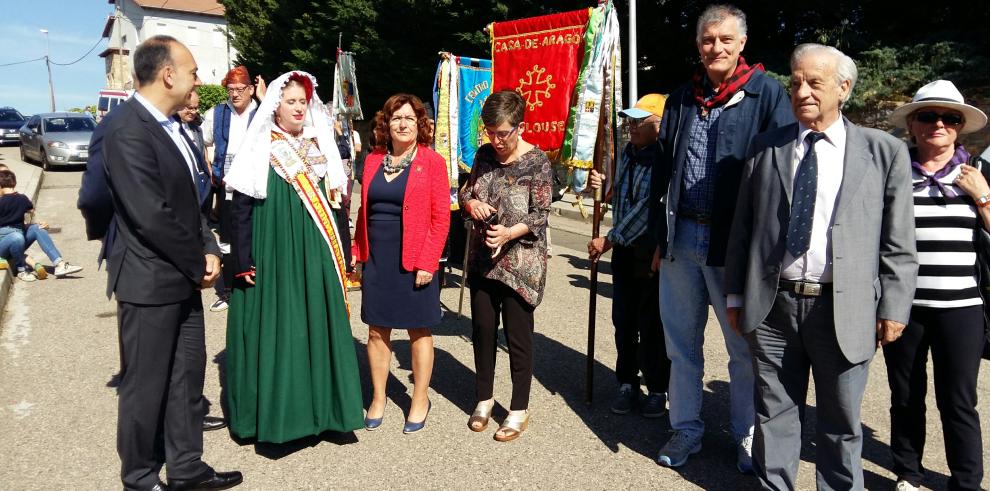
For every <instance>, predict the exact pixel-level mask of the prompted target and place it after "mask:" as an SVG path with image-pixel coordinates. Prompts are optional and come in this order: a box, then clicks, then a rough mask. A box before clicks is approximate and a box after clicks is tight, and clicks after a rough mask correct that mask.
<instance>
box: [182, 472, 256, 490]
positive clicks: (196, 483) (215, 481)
mask: <svg viewBox="0 0 990 491" xmlns="http://www.w3.org/2000/svg"><path fill="white" fill-rule="evenodd" d="M243 480H244V476H242V475H241V473H240V472H237V471H231V472H216V471H210V473H209V474H207V475H206V476H204V477H198V478H196V479H169V480H168V489H170V490H171V491H194V490H198V489H227V488H232V487H234V486H237V485H238V484H240V483H241V481H243Z"/></svg>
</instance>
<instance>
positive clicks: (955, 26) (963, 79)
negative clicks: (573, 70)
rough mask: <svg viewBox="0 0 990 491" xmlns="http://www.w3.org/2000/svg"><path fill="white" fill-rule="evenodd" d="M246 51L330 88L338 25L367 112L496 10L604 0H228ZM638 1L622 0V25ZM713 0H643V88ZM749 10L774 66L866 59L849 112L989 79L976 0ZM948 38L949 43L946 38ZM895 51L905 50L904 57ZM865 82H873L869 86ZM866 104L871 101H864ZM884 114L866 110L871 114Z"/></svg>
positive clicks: (463, 43) (662, 78) (426, 73)
mask: <svg viewBox="0 0 990 491" xmlns="http://www.w3.org/2000/svg"><path fill="white" fill-rule="evenodd" d="M221 1H222V3H223V4H224V7H226V9H227V20H228V23H229V26H230V30H231V32H232V33H233V40H232V43H233V45H234V47H236V48H237V50H238V51H239V53H240V55H239V56H240V61H241V62H243V63H245V64H246V65H247V66H248V68H249V69H250V70H251V71H252V73H254V72H258V73H261V74H263V75H264V76H266V78H269V79H270V78H271V77H274V76H277V75H279V74H280V73H282V72H284V71H287V70H289V69H302V70H306V71H309V72H310V73H313V74H314V75H316V76H317V78H318V79H319V80H321V81H322V82H323V86H322V87H320V89H319V91H320V94H321V95H322V96H323V97H324V98H325V99H326V98H328V97H327V96H329V95H330V90H331V88H330V85H331V84H330V83H329V82H330V78H331V77H332V75H333V64H334V55H335V53H336V49H337V41H338V36H340V37H342V39H343V42H342V47H343V49H346V50H348V51H353V52H354V53H355V59H356V62H357V69H358V82H359V84H360V90H361V98H362V103H363V105H364V106H365V107H364V110H365V112H366V113H373V112H374V110H375V109H377V108H379V107H381V104H382V102H383V101H384V99H385V98H386V97H387V96H389V95H391V94H393V93H396V92H400V91H404V92H411V93H414V94H417V95H419V96H420V97H424V98H425V97H428V96H430V93H429V91H430V88H431V87H432V82H433V76H434V72H435V67H436V64H437V62H438V58H437V52H438V51H441V50H442V51H451V52H454V53H455V54H459V55H466V56H475V57H482V58H487V57H490V54H491V48H490V46H489V39H488V35H487V34H485V33H484V32H483V29H484V27H485V26H486V25H487V24H488V23H490V22H493V21H500V20H509V19H519V18H523V17H529V16H534V15H541V14H546V13H551V12H563V11H567V10H574V9H579V8H587V7H591V6H594V5H595V4H596V3H597V2H595V1H594V0H567V1H564V0H545V1H534V0H496V1H491V2H477V1H474V0H430V1H427V0H221ZM628 1H629V0H619V1H617V2H616V7H617V10H618V12H619V15H620V22H621V24H622V27H623V34H622V37H623V41H622V46H623V50H624V51H625V50H626V48H627V40H626V34H627V33H626V32H625V26H626V24H627V21H626V19H625V17H624V16H626V15H627V14H628ZM710 3H712V2H710V1H706V0H639V1H638V3H637V10H638V32H639V43H638V52H639V57H638V59H637V60H635V63H632V62H631V61H630V60H625V63H624V68H625V69H627V70H628V68H629V67H630V66H637V67H638V69H639V87H638V89H639V90H638V91H639V93H641V94H642V93H646V92H661V93H669V92H670V91H672V90H673V89H675V88H676V87H677V86H678V85H681V84H683V83H685V82H686V81H687V80H689V79H690V75H691V73H692V71H693V70H694V69H695V67H696V65H697V62H698V52H697V48H696V46H695V22H696V21H697V18H698V15H699V14H700V13H701V11H702V10H704V9H705V8H706V7H707V6H708V5H709V4H710ZM733 3H735V4H736V5H737V6H738V7H740V8H741V9H742V10H743V11H744V12H746V14H747V17H748V38H749V40H748V43H747V45H746V49H745V53H744V55H745V57H746V59H747V61H748V62H750V63H757V62H759V63H763V64H764V66H766V68H767V69H768V70H770V71H773V72H776V73H779V74H787V73H789V72H790V69H789V66H788V59H789V56H790V53H791V51H792V50H793V49H794V46H796V45H797V44H800V43H804V42H819V43H824V44H829V45H832V46H836V47H838V48H839V49H841V50H843V51H844V52H845V53H847V54H849V55H850V56H852V57H853V59H855V60H856V61H857V62H858V64H859V65H860V78H861V84H860V87H859V88H857V90H856V91H855V92H854V94H853V97H854V99H853V101H851V104H850V106H849V110H850V114H852V115H854V116H856V117H858V115H859V114H860V111H867V112H870V111H874V110H875V109H876V108H878V107H881V106H882V101H884V100H889V98H901V99H903V98H904V97H910V95H911V94H913V92H914V90H916V89H917V88H918V87H919V86H920V85H921V84H922V83H923V82H926V81H930V80H932V79H934V78H938V77H951V79H952V81H953V82H955V83H956V84H957V85H958V86H960V88H961V89H963V91H964V92H965V93H967V95H968V94H969V93H971V92H967V90H974V91H977V92H984V91H985V90H986V89H983V88H981V87H982V85H983V84H985V83H986V82H985V80H988V79H990V63H987V60H986V55H984V53H986V52H988V48H990V33H988V29H987V28H986V26H988V25H990V9H986V8H974V7H973V4H972V3H967V2H942V3H940V4H932V5H926V6H925V8H912V7H910V6H909V5H908V4H905V3H904V2H902V1H901V0H828V1H825V0H806V1H804V2H794V1H793V0H736V1H735V2H733ZM944 43H948V44H944ZM895 60H896V61H895ZM861 91H862V92H861ZM863 114H866V113H863ZM869 118H874V119H875V116H869V115H867V119H869Z"/></svg>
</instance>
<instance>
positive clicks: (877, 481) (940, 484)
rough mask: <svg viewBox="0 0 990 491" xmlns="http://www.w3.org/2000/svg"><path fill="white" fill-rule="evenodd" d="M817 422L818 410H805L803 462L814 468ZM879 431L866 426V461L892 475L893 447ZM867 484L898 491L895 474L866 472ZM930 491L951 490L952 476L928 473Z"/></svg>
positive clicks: (927, 486)
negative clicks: (880, 435)
mask: <svg viewBox="0 0 990 491" xmlns="http://www.w3.org/2000/svg"><path fill="white" fill-rule="evenodd" d="M816 418H817V408H816V407H815V406H807V407H805V410H804V424H803V426H802V431H801V460H803V461H805V462H808V463H810V464H812V465H814V464H815V451H816V448H815V428H816V422H817V420H816ZM876 433H877V432H876V430H874V429H873V428H871V427H869V426H867V425H863V460H868V461H870V462H873V463H874V464H876V465H877V466H879V467H882V468H884V469H886V470H888V471H890V469H892V468H893V461H892V458H891V455H890V446H889V445H888V444H887V442H884V441H881V440H878V439H877V438H876ZM863 484H864V486H865V487H866V489H894V485H895V484H896V476H894V473H893V471H890V473H889V474H887V475H880V474H877V473H876V472H872V471H870V470H867V469H864V470H863ZM921 484H923V485H924V486H925V487H926V488H929V489H947V488H948V486H949V476H946V475H944V474H941V473H938V472H934V471H932V470H931V469H926V472H925V481H924V482H922V483H921Z"/></svg>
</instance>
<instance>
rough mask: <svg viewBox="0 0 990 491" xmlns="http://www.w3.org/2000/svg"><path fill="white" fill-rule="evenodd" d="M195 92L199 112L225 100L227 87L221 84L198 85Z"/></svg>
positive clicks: (201, 112)
mask: <svg viewBox="0 0 990 491" xmlns="http://www.w3.org/2000/svg"><path fill="white" fill-rule="evenodd" d="M196 92H197V93H198V94H199V113H200V114H203V113H205V112H206V111H207V110H209V109H210V108H211V107H213V106H216V105H217V104H220V103H221V102H224V101H226V100H227V89H225V88H223V86H222V85H213V84H210V85H205V84H204V85H200V86H199V88H198V89H196Z"/></svg>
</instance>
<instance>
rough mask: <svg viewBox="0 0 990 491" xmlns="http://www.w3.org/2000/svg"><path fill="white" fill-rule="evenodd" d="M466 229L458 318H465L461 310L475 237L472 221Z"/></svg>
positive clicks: (467, 223) (465, 226) (466, 224)
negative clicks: (472, 243)
mask: <svg viewBox="0 0 990 491" xmlns="http://www.w3.org/2000/svg"><path fill="white" fill-rule="evenodd" d="M464 228H466V229H467V238H466V239H465V240H464V258H463V259H462V260H461V261H463V262H462V263H461V299H460V300H459V301H458V302H457V318H458V319H460V318H461V317H463V316H462V315H461V309H462V308H464V285H466V284H467V269H468V258H469V257H470V255H471V238H472V236H473V235H474V234H473V233H472V232H474V223H473V222H472V221H471V220H467V221H465V222H464Z"/></svg>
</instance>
